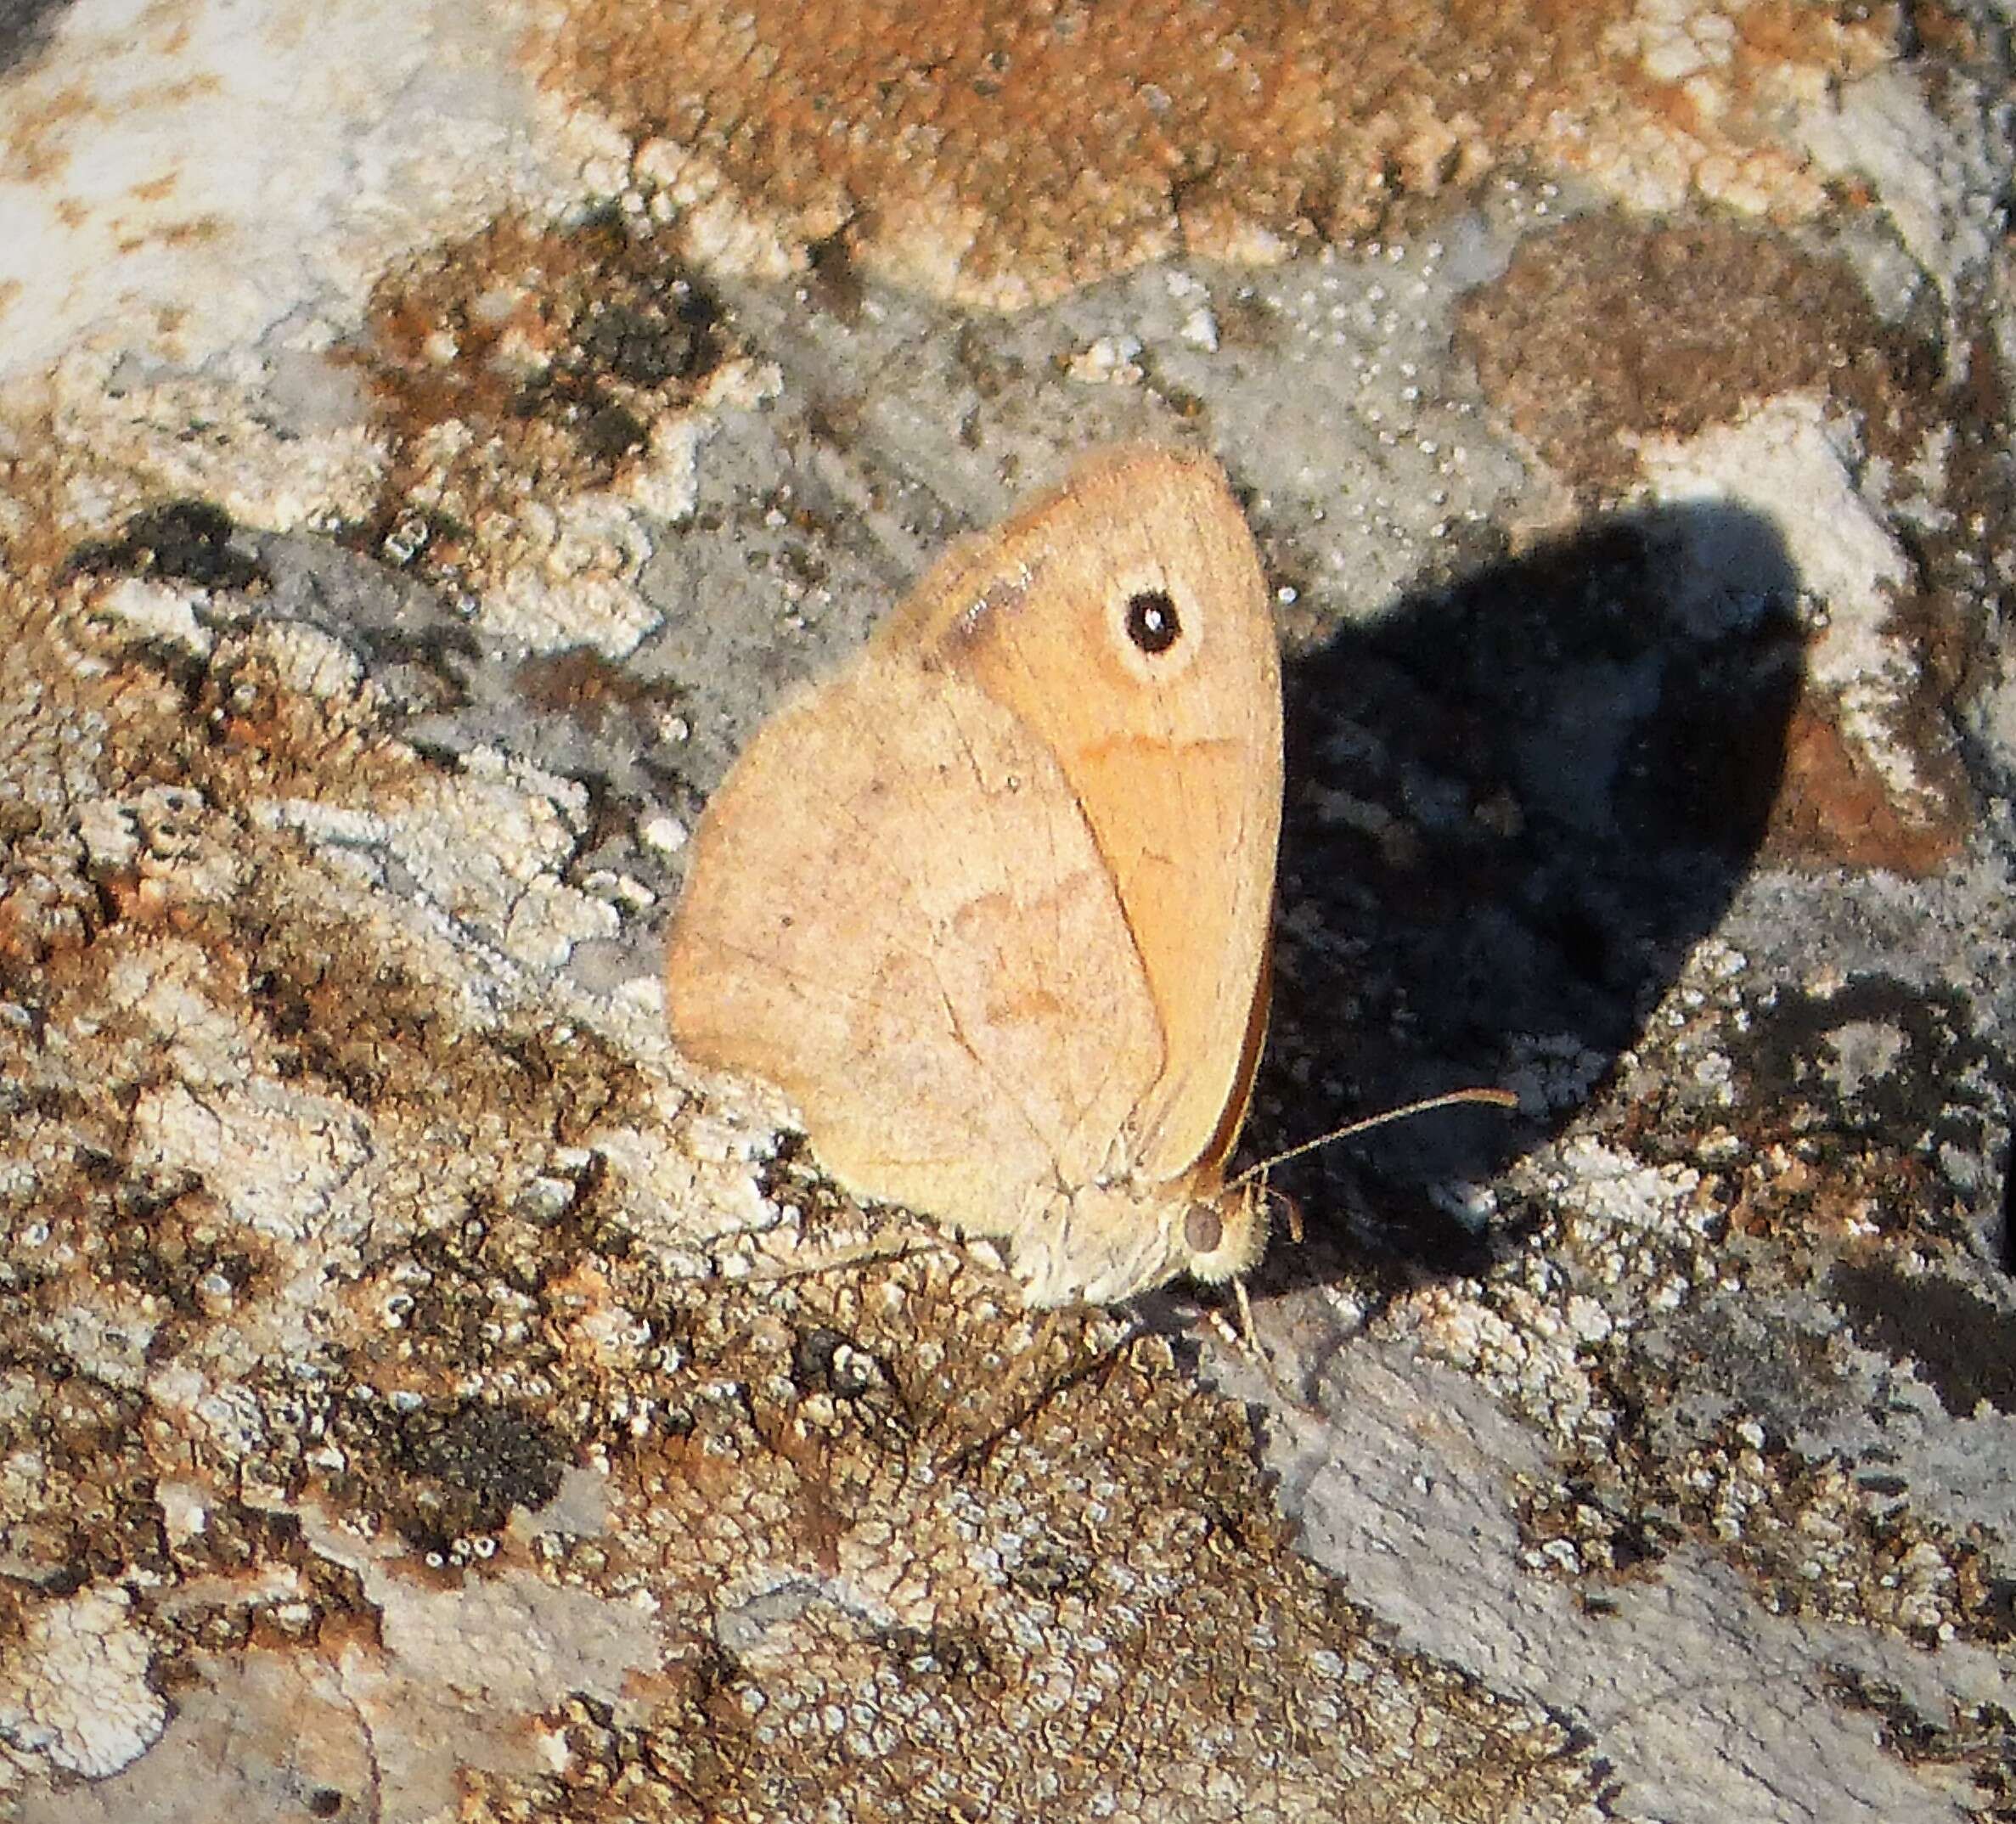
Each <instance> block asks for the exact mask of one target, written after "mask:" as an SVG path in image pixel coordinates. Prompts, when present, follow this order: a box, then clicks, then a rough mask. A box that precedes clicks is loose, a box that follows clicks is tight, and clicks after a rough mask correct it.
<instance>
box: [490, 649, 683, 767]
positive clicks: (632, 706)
mask: <svg viewBox="0 0 2016 1824" xmlns="http://www.w3.org/2000/svg"><path fill="white" fill-rule="evenodd" d="M511 681H512V683H513V684H514V685H515V687H516V689H517V690H518V692H519V694H520V695H521V696H522V697H523V698H524V699H525V701H526V703H527V705H528V707H531V708H532V709H533V710H534V711H536V712H538V713H540V714H542V715H557V716H566V717H568V718H571V719H572V721H573V722H575V723H577V725H578V726H579V727H580V728H581V729H582V730H583V733H584V734H586V735H589V736H591V737H592V738H594V739H595V740H614V741H618V742H621V743H622V744H624V745H626V746H634V747H648V746H650V745H652V744H653V743H654V742H656V741H658V740H662V738H663V734H664V723H665V718H666V717H667V715H668V714H669V713H670V712H671V711H672V710H673V708H674V707H675V706H676V705H677V704H678V703H679V700H680V695H681V693H680V692H679V690H677V688H676V687H674V686H672V685H669V684H663V683H660V682H655V681H652V680H648V679H645V678H639V677H638V676H637V674H636V673H635V672H634V671H631V670H627V669H625V668H624V667H622V666H620V665H613V664H611V662H610V661H608V660H607V659H606V658H605V657H604V656H602V655H601V654H600V652H598V651H596V650H594V648H593V647H592V646H570V647H568V648H567V649H566V650H564V651H560V652H551V653H542V654H540V655H539V656H537V657H534V658H529V659H527V660H526V661H524V662H523V663H522V664H521V665H519V666H518V667H516V669H515V671H514V672H513V673H512V675H511Z"/></svg>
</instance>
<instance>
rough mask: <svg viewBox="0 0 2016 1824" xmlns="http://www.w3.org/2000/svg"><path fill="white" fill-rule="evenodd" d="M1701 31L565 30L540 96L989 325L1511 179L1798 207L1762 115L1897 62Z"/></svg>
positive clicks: (1433, 21)
mask: <svg viewBox="0 0 2016 1824" xmlns="http://www.w3.org/2000/svg"><path fill="white" fill-rule="evenodd" d="M1720 23H1723V24H1725V25H1727V26H1728V28H1729V30H1730V33H1731V42H1730V44H1729V46H1728V54H1727V55H1726V57H1716V58H1709V59H1700V60H1698V63H1697V65H1696V66H1695V67H1694V68H1692V69H1691V70H1687V71H1686V72H1684V73H1683V72H1680V71H1677V70H1675V71H1673V72H1671V73H1670V74H1669V73H1666V72H1664V71H1662V70H1658V62H1657V59H1656V58H1655V56H1654V55H1653V46H1652V42H1651V40H1652V37H1653V36H1655V35H1656V30H1657V28H1653V27H1648V26H1647V25H1644V24H1643V22H1642V20H1638V19H1637V18H1636V17H1635V9H1634V8H1630V7H1629V6H1625V5H1611V4H1606V5H1598V6H1582V7H1554V8H1540V9H1536V8H1532V7H1529V6H1517V5H1486V6H1472V7H1466V8H1461V9H1460V10H1456V11H1452V10H1451V9H1450V8H1442V7H1434V6H1428V5H1424V4H1420V3H1418V0H1382V3H1380V4H1377V5H1371V6H1367V5H1366V4H1363V3H1352V0H1318V3H1316V4H1314V5H1297V4H1289V3H1287V0H1264V3H1259V4H1247V5H1242V6H1239V7H1236V8H1235V7H1231V6H1226V5H1206V6H1202V7H1199V6H1196V5H1191V4H1185V3H1182V0H1150V3H1147V4H1144V5H1138V6H1133V7H1129V8H1123V9H1113V8H1090V7H1077V6H1059V7H1042V8H1033V9H1023V10H1022V11H1019V12H1017V11H1007V12H1004V11H1003V10H1002V9H1000V8H988V7H986V6H984V5H980V4H977V3H973V0H966V3H962V4H956V5H948V6H941V7H935V8H883V9H881V10H880V11H879V12H874V13H864V12H862V11H861V10H860V9H859V8H852V7H846V6H837V5H833V4H831V3H822V4H818V5H814V6H811V7H809V8H808V7H805V6H798V5H783V4H779V3H776V0H759V3H757V4H755V5H752V6H749V7H745V8H741V10H739V11H737V12H735V13H734V14H722V13H721V12H719V11H718V9H717V8H711V7H707V6H701V5H698V4H694V3H680V4H674V5H669V6H662V7H656V8H634V7H623V6H619V5H614V4H606V3H585V4H580V5H576V6H573V7H572V8H569V9H568V10H567V12H566V14H564V15H562V16H561V17H560V20H559V21H558V23H557V25H556V26H555V28H554V31H553V36H552V39H551V42H550V43H549V45H546V46H543V47H542V48H541V53H540V54H541V55H542V57H543V59H544V71H543V74H544V78H545V80H546V81H547V82H549V84H550V85H552V86H553V87H556V88H560V89H562V90H565V91H567V92H569V93H573V94H576V95H578V96H580V97H582V98H583V99H585V100H587V101H588V102H589V103H590V104H592V105H593V106H594V107H596V108H598V109H600V110H604V111H605V112H606V113H608V114H610V115H613V116H614V117H615V119H616V120H617V122H618V123H619V124H620V125H621V126H622V128H623V130H624V131H626V132H629V133H630V134H632V135H633V137H634V138H635V139H636V140H637V141H638V142H639V143H640V144H642V143H645V142H647V141H649V140H651V139H653V138H660V139H662V140H664V141H667V142H669V143H670V144H672V145H673V146H674V147H677V148H679V149H680V150H681V151H682V152H683V153H686V154H696V155H698V159H699V161H700V164H701V173H700V174H696V173H694V172H682V174H681V176H680V179H679V182H680V184H681V187H682V188H683V189H684V191H685V192H686V194H688V195H689V196H697V197H699V198H701V199H706V198H707V195H708V190H709V180H710V178H712V181H715V182H718V181H719V179H721V178H724V179H725V180H726V182H727V183H728V185H729V186H730V187H731V189H733V191H734V192H735V193H736V194H739V196H740V197H741V199H742V200H744V201H745V203H746V205H748V206H749V207H750V208H751V209H752V210H753V211H755V212H756V213H757V215H758V216H759V217H763V218H766V219H767V220H769V221H770V222H776V223H779V224H781V226H782V227H783V228H784V230H785V232H786V234H788V235H790V236H792V237H794V238H796V239H798V240H799V241H800V242H801V243H802V245H801V250H800V251H801V253H802V254H807V255H808V249H809V248H810V247H812V246H814V245H816V246H819V247H821V248H823V249H825V250H827V252H826V254H825V257H826V258H827V259H829V260H830V259H831V256H832V254H831V250H832V249H833V248H834V247H835V246H836V244H843V245H845V247H846V249H847V251H848V256H849V257H850V258H851V259H853V260H855V261H858V262H860V263H862V264H864V265H868V266H872V267H877V268H879V269H881V271H883V272H885V273H896V274H897V275H898V276H900V277H903V278H904V279H909V280H910V281H912V282H915V283H918V284H924V285H926V286H928V287H929V288H931V289H932V290H943V291H947V292H949V293H951V294H952V295H953V296H957V297H960V298H963V299H967V300H971V301H983V302H987V303H989V304H994V305H1015V304H1020V303H1024V302H1028V301H1031V300H1033V299H1041V298H1046V297H1052V296H1056V295H1057V294H1058V293H1059V292H1060V291H1061V290H1065V289H1067V288H1068V287H1069V286H1072V285H1073V284H1083V283H1084V282H1086V281H1088V280H1090V279H1096V278H1100V277H1103V276H1105V275H1107V274H1108V273H1112V272H1114V271H1116V270H1118V269H1122V268H1124V267H1128V266H1130V265H1133V264H1135V263H1138V262H1140V261H1142V260H1145V259H1150V258H1153V257H1156V256H1158V255H1161V254H1163V253H1166V252H1168V251H1172V250H1173V249H1174V248H1176V247H1178V246H1181V245H1187V246H1189V247H1190V248H1191V249H1192V250H1194V251H1200V252H1202V253H1205V254H1207V255H1209V256H1215V257H1230V258H1234V259H1241V258H1252V257H1254V256H1259V257H1266V256H1268V255H1269V254H1270V253H1272V252H1274V251H1278V249H1279V248H1280V247H1281V245H1282V244H1283V243H1292V242H1293V241H1295V240H1296V239H1313V238H1315V237H1321V236H1331V235H1337V234H1348V233H1350V232H1353V231H1354V230H1357V229H1362V228H1369V227H1371V226H1372V225H1373V224H1375V223H1377V222H1379V221H1380V220H1381V219H1382V217H1384V215H1385V214H1386V212H1387V211H1388V210H1389V209H1390V208H1392V207H1393V206H1394V203H1395V201H1396V200H1399V199H1403V198H1405V197H1408V196H1414V195H1420V194H1433V193H1435V192H1437V191H1439V190H1441V189H1444V188H1445V187H1447V186H1449V185H1450V184H1456V183H1464V182H1466V181H1467V180H1468V179H1470V178H1471V177H1473V176H1475V175H1476V174H1478V172H1483V171H1484V170H1487V169H1489V168H1490V167H1491V166H1494V165H1495V164H1496V163H1498V162H1499V161H1501V160H1518V159H1521V158H1523V157H1527V156H1538V157H1540V158H1542V159H1558V160H1562V161H1563V162H1566V163H1568V164H1570V165H1573V166H1577V167H1579V168H1580V169H1583V170H1585V171H1587V172H1591V174H1593V175H1594V176H1596V178H1597V179H1598V181H1599V182H1608V183H1613V184H1615V185H1616V186H1618V187H1619V188H1620V189H1624V190H1625V191H1626V192H1627V193H1629V194H1637V195H1642V196H1646V197H1647V199H1648V200H1649V199H1650V197H1652V196H1655V195H1656V196H1658V198H1660V199H1661V200H1664V201H1666V202H1669V203H1673V202H1677V201H1679V200H1681V196H1682V195H1684V194H1685V191H1686V189H1687V188H1688V187H1689V186H1690V184H1696V185H1698V186H1700V187H1701V188H1702V189H1704V190H1706V191H1708V192H1709V194H1720V195H1728V196H1731V197H1733V198H1738V199H1740V200H1742V201H1743V203H1745V204H1746V205H1749V206H1750V207H1752V208H1755V207H1759V206H1778V207H1782V208H1784V209H1787V210H1788V211H1799V210H1810V209H1811V208H1813V207H1815V206H1816V205H1817V204H1818V202H1819V201H1820V200H1821V199H1822V196H1823V194H1824V192H1823V191H1822V189H1821V187H1820V186H1819V185H1818V184H1817V183H1816V182H1815V181H1814V179H1813V178H1812V177H1811V176H1810V174H1809V173H1808V172H1805V170H1804V169H1803V168H1802V166H1803V162H1804V161H1803V160H1802V159H1800V158H1799V156H1798V155H1796V154H1794V153H1792V152H1791V151H1789V150H1788V149H1783V148H1782V147H1781V145H1780V144H1778V143H1777V136H1778V133H1779V132H1780V131H1781V128H1780V126H1779V113H1780V110H1781V109H1782V106H1783V105H1784V104H1786V103H1788V102H1790V101H1793V100H1794V99H1796V98H1797V95H1798V93H1799V90H1800V89H1801V88H1802V87H1805V86H1806V85H1810V83H1811V82H1812V81H1813V80H1814V79H1815V78H1816V77H1818V76H1821V75H1822V72H1826V73H1827V74H1830V75H1833V76H1845V75H1847V74H1849V73H1850V72H1854V71H1858V70H1866V69H1867V68H1869V67H1871V66H1872V65H1875V64H1878V63H1880V62H1881V61H1883V60H1884V59H1885V58H1887V57H1889V55H1891V54H1894V53H1893V47H1892V42H1891V39H1892V33H1891V31H1890V28H1889V21H1888V20H1887V19H1883V18H1879V19H1876V20H1847V19H1845V18H1844V17H1842V16H1841V15H1839V13H1837V12H1827V11H1816V10H1811V9H1806V10H1800V9H1793V8H1783V7H1771V8H1748V9H1746V10H1744V11H1743V12H1741V13H1738V14H1735V15H1734V16H1733V18H1728V19H1724V20H1720ZM673 162H674V163H676V162H678V161H677V160H674V161H673ZM716 174H718V176H717V175H716Z"/></svg>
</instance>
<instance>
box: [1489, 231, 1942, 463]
mask: <svg viewBox="0 0 2016 1824" xmlns="http://www.w3.org/2000/svg"><path fill="white" fill-rule="evenodd" d="M1790 299H1796V300H1797V301H1798V303H1797V307H1796V308H1795V309H1793V308H1788V303H1787V301H1788V300H1790ZM1457 338H1458V345H1459V346H1460V347H1461V349H1462V351H1463V352H1465V353H1466V354H1467V356H1468V357H1469V358H1470V359H1471V360H1472V361H1473V362H1474V363H1475V364H1476V367H1477V373H1478V380H1479V381H1480V382H1481V384H1482V385H1483V387H1484V391H1485V393H1486V394H1487V395H1488V396H1489V397H1490V399H1491V400H1492V402H1493V403H1494V404H1495V405H1496V407H1497V408H1498V409H1499V410H1500V411H1501V412H1502V413H1504V414H1505V415H1506V418H1507V419H1509V420H1510V422H1511V423H1512V427H1513V428H1514V429H1515V430H1517V431H1518V432H1519V434H1520V435H1521V436H1523V437H1525V438H1527V439H1528V440H1529V442H1532V443H1533V444H1534V445H1535V448H1537V449H1538V450H1539V451H1540V454H1541V455H1542V456H1543V457H1545V458H1546V460H1547V462H1548V463H1549V464H1551V465H1552V466H1553V467H1554V468H1555V469H1556V470H1558V471H1559V472H1560V474H1561V475H1562V476H1563V477H1564V478H1565V479H1566V480H1567V481H1569V482H1570V483H1572V484H1573V485H1574V486H1575V487H1578V488H1581V489H1585V490H1587V491H1588V492H1589V493H1591V495H1594V496H1599V497H1600V496H1604V495H1610V494H1614V493H1617V492H1619V491H1620V490H1621V489H1623V488H1625V487H1627V486H1628V485H1629V484H1630V482H1631V481H1634V480H1635V479H1636V476H1637V473H1638V458H1637V453H1636V448H1635V447H1634V446H1635V444H1636V442H1637V441H1639V440H1642V439H1645V438H1649V437H1661V438H1685V437H1691V436H1695V435H1697V434H1698V432H1699V431H1702V430H1703V429H1704V428H1705V427H1706V426H1708V425H1713V424H1719V423H1726V422H1728V421H1731V420H1732V419H1736V418H1737V417H1740V416H1741V415H1742V414H1743V411H1744V410H1745V408H1748V407H1749V406H1750V405H1752V404H1754V403H1756V402H1757V401H1759V400H1760V399H1765V398H1769V397H1771V395H1773V394H1775V393H1780V392H1788V391H1794V390H1796V389H1802V388H1804V389H1811V390H1814V391H1819V392H1822V393H1824V394H1826V395H1827V396H1828V397H1832V398H1833V399H1835V400H1838V401H1839V403H1841V405H1842V406H1843V407H1844V408H1847V409H1849V410H1850V411H1853V412H1855V413H1857V414H1860V415H1861V419H1862V422H1863V424H1864V425H1865V426H1866V431H1865V434H1866V435H1867V437H1868V439H1869V442H1870V444H1871V447H1872V448H1873V449H1875V450H1876V451H1877V452H1878V453H1880V454H1883V455H1884V456H1885V457H1887V458H1888V459H1890V460H1892V461H1895V462H1899V463H1908V462H1910V461H1911V460H1912V459H1914V458H1915V457H1916V455H1917V451H1918V447H1919V440H1920V438H1921V437H1922V436H1923V431H1924V428H1925V426H1926V425H1929V423H1931V422H1934V416H1933V407H1934V401H1933V400H1932V398H1931V397H1929V392H1930V388H1931V386H1932V385H1933V383H1934V378H1935V374H1936V367H1935V363H1934V357H1933V352H1932V351H1931V349H1930V348H1929V347H1928V346H1926V345H1924V344H1923V343H1921V342H1919V341H1916V340H1915V339H1913V338H1912V337H1911V336H1909V335H1906V334H1904V333H1902V332H1901V331H1898V330H1895V329H1891V328H1890V327H1889V326H1888V325H1886V324H1884V322H1883V321H1882V319H1881V318H1879V317H1878V315H1877V314H1876V312H1875V310H1874V308H1873V307H1872V305H1871V304H1870V302H1869V299H1868V297H1867V294H1866V293H1865V292H1864V291H1863V290H1862V287H1861V284H1860V283H1859V282H1858V281H1857V279H1856V276H1855V274H1854V273H1853V272H1851V271H1850V268H1849V267H1847V266H1846V265H1845V264H1844V262H1841V261H1839V260H1834V259H1829V258H1827V257H1824V256H1816V255H1814V254H1810V253H1808V252H1806V251H1804V250H1802V249H1801V248H1799V246H1798V245H1796V244H1795V243H1794V242H1793V241H1792V240H1790V239H1788V238H1787V237H1786V236H1784V235H1782V234H1775V233H1772V232H1771V231H1770V230H1768V229H1765V228H1755V227H1752V226H1749V225H1748V224H1746V223H1743V222H1736V221H1732V220H1724V219H1715V218H1710V219H1708V220H1704V221H1697V222H1687V223H1686V224H1684V225H1681V224H1675V225H1671V226H1663V225H1647V224H1646V223H1643V222H1636V221H1631V220H1628V219H1626V218H1624V217H1618V216H1613V215H1595V216H1585V217H1581V218H1580V219H1579V220H1577V221H1574V222H1569V223H1568V224H1567V225H1565V226H1564V227H1563V228H1557V230H1555V232H1554V233H1552V234H1544V235H1536V236H1534V237H1532V238H1531V239H1529V240H1528V241H1526V242H1525V243H1524V244H1523V245H1522V246H1521V247H1520V249H1519V251H1518V254H1517V255H1516V256H1514V257H1513V259H1512V263H1511V265H1510V266H1508V267H1506V270H1505V272H1504V273H1503V274H1502V275H1501V277H1500V278H1499V279H1496V280H1495V281H1493V282H1492V283H1491V284H1486V285H1482V286H1479V287H1478V290H1476V291H1474V292H1473V293H1472V294H1471V296H1469V297H1468V298H1467V300H1466V301H1464V305H1463V308H1462V311H1461V316H1460V318H1459V328H1458V331H1457Z"/></svg>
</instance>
